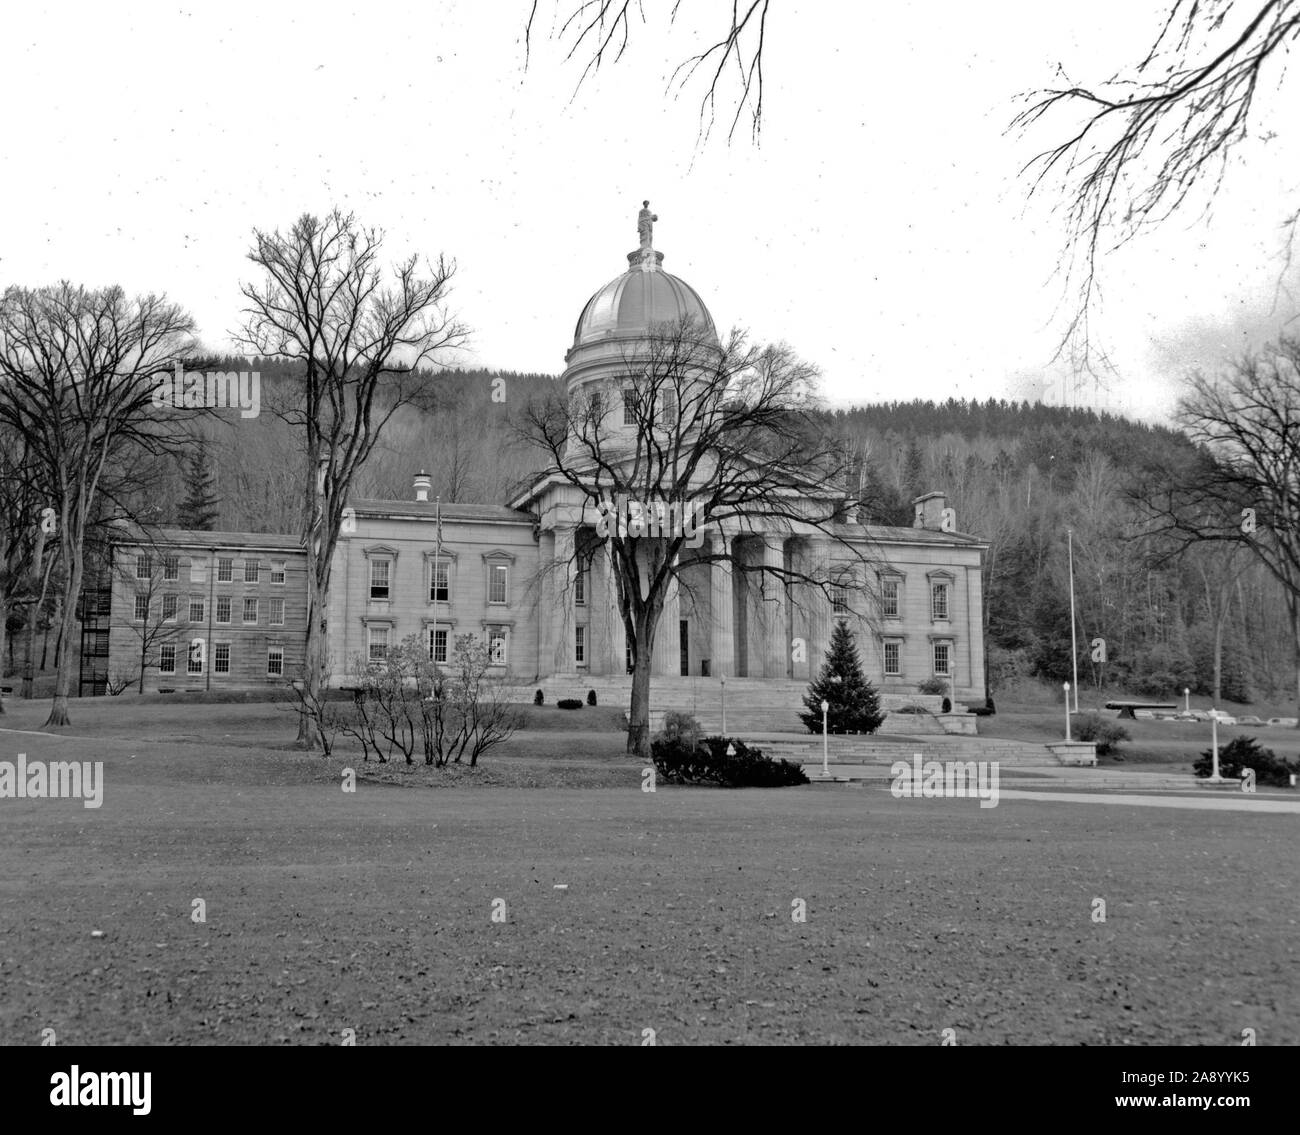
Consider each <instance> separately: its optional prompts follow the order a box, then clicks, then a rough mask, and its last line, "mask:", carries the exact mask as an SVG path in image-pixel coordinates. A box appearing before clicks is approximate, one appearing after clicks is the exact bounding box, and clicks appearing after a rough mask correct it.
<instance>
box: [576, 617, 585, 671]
mask: <svg viewBox="0 0 1300 1135" xmlns="http://www.w3.org/2000/svg"><path fill="white" fill-rule="evenodd" d="M573 660H574V661H575V662H576V663H577V664H578V665H579V666H585V665H587V628H586V627H574V628H573Z"/></svg>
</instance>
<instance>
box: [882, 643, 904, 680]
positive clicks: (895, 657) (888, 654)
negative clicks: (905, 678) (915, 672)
mask: <svg viewBox="0 0 1300 1135" xmlns="http://www.w3.org/2000/svg"><path fill="white" fill-rule="evenodd" d="M902 655H903V651H902V643H898V642H887V643H885V673H886V674H887V675H888V676H890V677H895V678H896V677H898V675H900V674H901V673H902V672H903V658H902Z"/></svg>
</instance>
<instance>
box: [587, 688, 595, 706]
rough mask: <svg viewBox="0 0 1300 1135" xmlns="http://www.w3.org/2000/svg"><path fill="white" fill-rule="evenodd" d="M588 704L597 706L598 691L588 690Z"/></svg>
mask: <svg viewBox="0 0 1300 1135" xmlns="http://www.w3.org/2000/svg"><path fill="white" fill-rule="evenodd" d="M587 704H588V705H595V704H596V691H595V690H588V691H587Z"/></svg>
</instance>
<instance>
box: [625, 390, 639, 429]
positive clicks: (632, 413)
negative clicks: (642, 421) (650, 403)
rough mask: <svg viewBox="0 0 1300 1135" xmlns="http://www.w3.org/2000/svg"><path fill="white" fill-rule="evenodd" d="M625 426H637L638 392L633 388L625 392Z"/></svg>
mask: <svg viewBox="0 0 1300 1135" xmlns="http://www.w3.org/2000/svg"><path fill="white" fill-rule="evenodd" d="M623 424H624V425H625V426H634V425H636V391H635V390H633V389H632V388H631V387H629V388H628V389H627V390H624V391H623Z"/></svg>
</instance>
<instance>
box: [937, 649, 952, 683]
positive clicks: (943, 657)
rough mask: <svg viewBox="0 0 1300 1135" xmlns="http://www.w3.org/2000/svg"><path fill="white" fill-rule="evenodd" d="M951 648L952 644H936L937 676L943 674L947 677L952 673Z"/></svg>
mask: <svg viewBox="0 0 1300 1135" xmlns="http://www.w3.org/2000/svg"><path fill="white" fill-rule="evenodd" d="M950 647H951V644H950V643H946V642H936V643H935V644H934V672H935V673H936V674H941V675H944V676H945V677H946V676H947V675H948V674H951V673H952V670H951V668H950V667H949V665H948V652H949V649H950Z"/></svg>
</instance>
